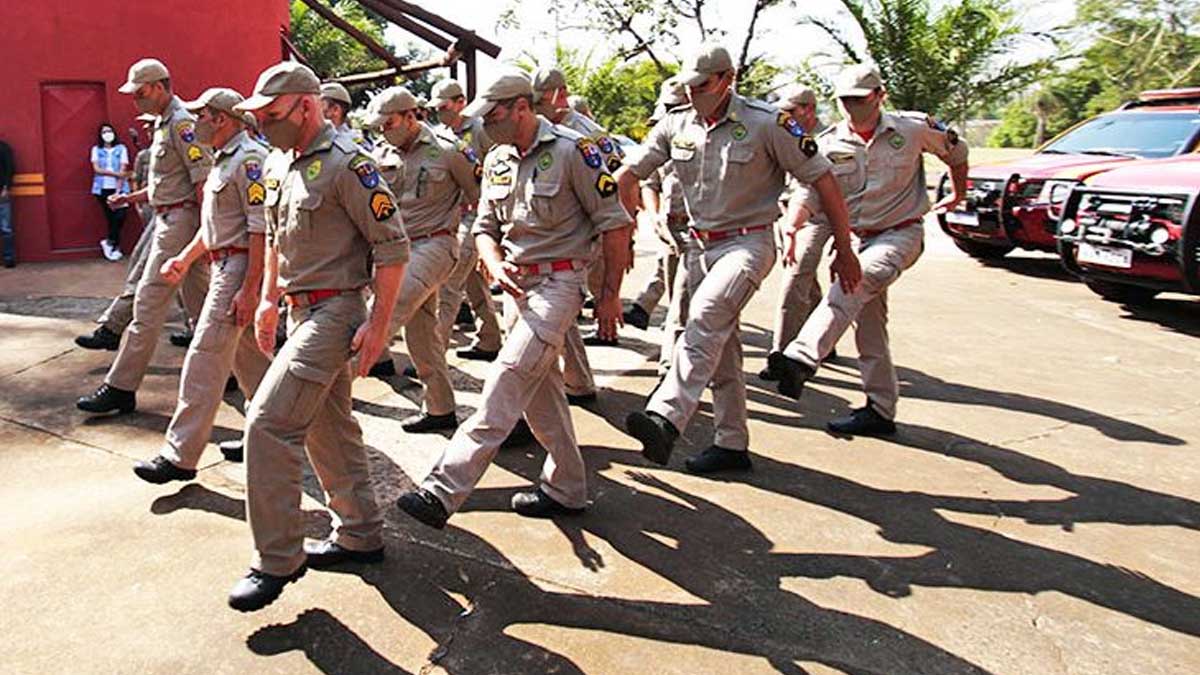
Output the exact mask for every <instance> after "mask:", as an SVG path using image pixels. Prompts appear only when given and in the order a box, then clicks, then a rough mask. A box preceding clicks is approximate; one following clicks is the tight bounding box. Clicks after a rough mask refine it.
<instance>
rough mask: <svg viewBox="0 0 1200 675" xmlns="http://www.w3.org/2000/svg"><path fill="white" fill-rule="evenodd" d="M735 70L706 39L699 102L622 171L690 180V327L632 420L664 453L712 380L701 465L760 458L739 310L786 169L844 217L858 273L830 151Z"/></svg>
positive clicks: (845, 265)
mask: <svg viewBox="0 0 1200 675" xmlns="http://www.w3.org/2000/svg"><path fill="white" fill-rule="evenodd" d="M735 76H736V73H735V71H734V68H733V62H732V60H731V59H730V57H729V52H727V51H726V50H725V49H724V48H723V47H719V46H715V45H706V46H704V47H702V48H701V50H700V52H699V53H698V54H697V55H696V56H695V57H693V58H692V59H691V60H689V61H688V62H686V63H685V64H684V70H683V72H682V73H681V74H680V76H679V77H680V79H681V80H682V81H683V83H684V84H685V85H686V86H687V91H688V98H689V99H690V101H691V106H684V107H682V108H677V109H675V110H674V111H672V112H670V113H668V114H667V115H666V117H664V118H663V120H662V121H661V122H659V123H658V124H657V125H655V127H654V129H653V130H651V132H650V134H649V136H648V137H647V139H646V141H645V143H644V152H643V153H642V155H641V156H640V157H638V158H637V159H636V160H635V161H631V163H630V164H628V165H627V166H625V167H622V169H621V170H620V171H619V172H618V173H617V179H618V181H619V182H620V185H621V190H622V196H623V198H624V199H626V200H627V201H628V202H632V201H634V200H635V199H636V198H637V186H638V180H639V179H645V178H647V177H648V176H649V175H650V173H651V172H652V171H654V170H655V169H657V168H658V167H660V166H662V165H664V164H666V163H667V162H668V161H669V162H671V163H672V166H673V169H674V171H675V172H676V173H677V174H678V175H679V179H680V182H681V183H682V184H683V189H684V201H685V203H686V204H687V209H688V214H689V215H690V216H691V227H692V231H691V235H692V237H693V239H695V241H696V245H697V247H696V249H694V250H692V251H689V254H688V261H687V262H688V281H689V285H690V286H691V291H692V292H691V302H690V304H689V307H688V319H687V327H686V329H685V330H684V333H683V336H682V337H681V338H680V341H679V344H678V345H676V348H675V352H674V356H673V359H672V362H671V369H670V370H669V371H668V372H667V375H666V377H665V378H664V379H663V382H662V384H661V385H660V386H659V388H658V389H657V390H656V391H655V392H654V394H653V395H652V396H651V397H650V400H649V402H648V403H647V405H646V410H645V411H636V412H633V413H630V414H629V416H628V418H627V420H626V425H627V427H628V430H629V433H630V434H631V435H632V436H634V437H635V438H637V439H638V440H639V441H641V443H642V446H643V449H642V452H643V454H644V455H645V456H646V457H647V458H648V459H650V460H651V461H654V462H658V463H660V464H665V463H666V462H667V460H668V459H669V458H670V454H671V450H672V448H673V446H674V443H675V440H676V439H677V438H678V436H679V432H680V431H681V430H682V429H683V428H684V427H686V426H687V423H688V421H689V420H691V417H692V415H693V414H694V413H695V412H696V408H697V406H698V405H699V402H700V395H701V394H702V393H703V391H704V388H705V387H706V386H709V385H710V383H711V386H712V390H713V414H714V418H715V419H714V421H715V426H716V437H715V438H714V439H713V440H714V442H713V445H712V446H711V447H709V448H708V449H707V450H704V451H703V452H701V453H700V454H698V455H696V456H693V457H691V458H689V459H688V461H687V469H688V470H689V471H692V472H694V473H708V472H713V471H720V470H725V469H748V468H749V467H750V457H749V453H748V452H747V448H748V446H749V440H750V439H749V432H748V429H747V426H746V387H745V381H744V378H743V374H742V345H741V342H740V340H739V339H738V321H739V317H740V314H741V311H742V308H743V307H745V306H746V303H747V302H749V301H750V298H751V297H752V296H753V295H754V293H755V291H757V290H758V287H759V285H760V284H761V283H762V280H763V279H764V278H765V277H766V276H767V274H768V273H769V272H770V271H771V267H772V266H773V265H774V263H775V246H774V238H773V237H772V234H771V227H772V224H773V223H774V221H775V219H776V218H778V216H779V205H778V200H779V195H780V193H781V192H782V191H783V187H784V178H785V176H786V175H787V174H791V175H792V176H795V177H796V178H797V179H798V180H800V181H801V182H804V183H808V184H809V185H812V186H813V189H814V190H815V191H816V193H817V194H818V195H819V196H820V201H821V203H822V204H823V205H824V207H825V210H826V211H827V212H828V214H829V217H830V220H831V222H833V224H834V239H835V244H836V247H837V256H836V257H835V258H834V262H833V270H834V273H835V275H836V276H837V277H839V279H840V281H841V283H842V284H843V285H845V286H847V287H848V288H854V287H855V285H857V283H858V281H859V276H860V271H859V268H858V261H857V260H856V259H855V257H854V251H853V250H852V249H851V246H850V230H849V225H848V223H847V222H846V204H845V202H844V201H843V199H842V194H841V191H840V190H839V189H838V185H837V181H835V180H834V178H833V175H832V174H831V173H830V171H829V168H830V167H829V162H828V161H827V160H826V159H825V158H824V157H821V156H820V155H818V154H817V146H816V143H815V142H814V141H813V140H812V139H811V138H810V137H808V136H805V135H804V132H803V130H801V129H800V127H799V125H797V124H796V122H795V120H793V119H792V118H791V116H789V115H788V114H787V113H783V112H780V111H779V110H777V109H776V108H774V107H772V106H769V105H767V104H765V103H761V102H759V101H753V100H750V99H746V98H742V97H741V96H738V95H737V94H735V93H733V81H734V78H735Z"/></svg>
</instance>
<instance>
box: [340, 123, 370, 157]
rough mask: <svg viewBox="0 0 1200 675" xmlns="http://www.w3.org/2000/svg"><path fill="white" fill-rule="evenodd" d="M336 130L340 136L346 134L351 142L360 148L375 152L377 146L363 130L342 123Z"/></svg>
mask: <svg viewBox="0 0 1200 675" xmlns="http://www.w3.org/2000/svg"><path fill="white" fill-rule="evenodd" d="M336 129H337V131H338V133H339V134H346V135H347V136H349V137H350V140H352V141H354V144H355V145H357V146H358V147H360V148H362V149H363V150H366V151H367V152H374V150H375V144H374V143H373V142H372V141H371V138H370V137H369V136H367V135H366V134H365V133H363V131H362V130H361V129H355V128H354V127H352V126H350V125H349V123H347V122H342V125H341V126H340V127H336Z"/></svg>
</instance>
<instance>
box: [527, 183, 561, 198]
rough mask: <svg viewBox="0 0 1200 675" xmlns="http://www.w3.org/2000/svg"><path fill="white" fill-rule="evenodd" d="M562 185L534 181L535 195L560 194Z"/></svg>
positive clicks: (549, 195)
mask: <svg viewBox="0 0 1200 675" xmlns="http://www.w3.org/2000/svg"><path fill="white" fill-rule="evenodd" d="M560 186H561V183H534V184H533V196H534V197H553V196H554V195H556V194H558V190H559V187H560Z"/></svg>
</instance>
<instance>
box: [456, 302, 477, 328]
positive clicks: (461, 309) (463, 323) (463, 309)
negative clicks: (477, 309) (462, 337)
mask: <svg viewBox="0 0 1200 675" xmlns="http://www.w3.org/2000/svg"><path fill="white" fill-rule="evenodd" d="M454 325H456V326H458V327H459V328H474V327H475V313H474V312H472V311H471V306H470V305H468V304H467V303H465V302H464V303H462V304H461V305H459V306H458V315H457V316H455V317H454Z"/></svg>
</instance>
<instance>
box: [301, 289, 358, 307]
mask: <svg viewBox="0 0 1200 675" xmlns="http://www.w3.org/2000/svg"><path fill="white" fill-rule="evenodd" d="M360 290H362V289H359V288H318V289H317V290H315V291H299V292H296V293H287V294H285V295H284V296H283V299H284V301H285V302H287V304H288V305H289V306H291V307H305V306H308V305H315V304H317V303H318V302H321V301H322V300H328V299H329V298H335V297H337V296H339V295H350V294H351V293H358V292H359V291H360Z"/></svg>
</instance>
